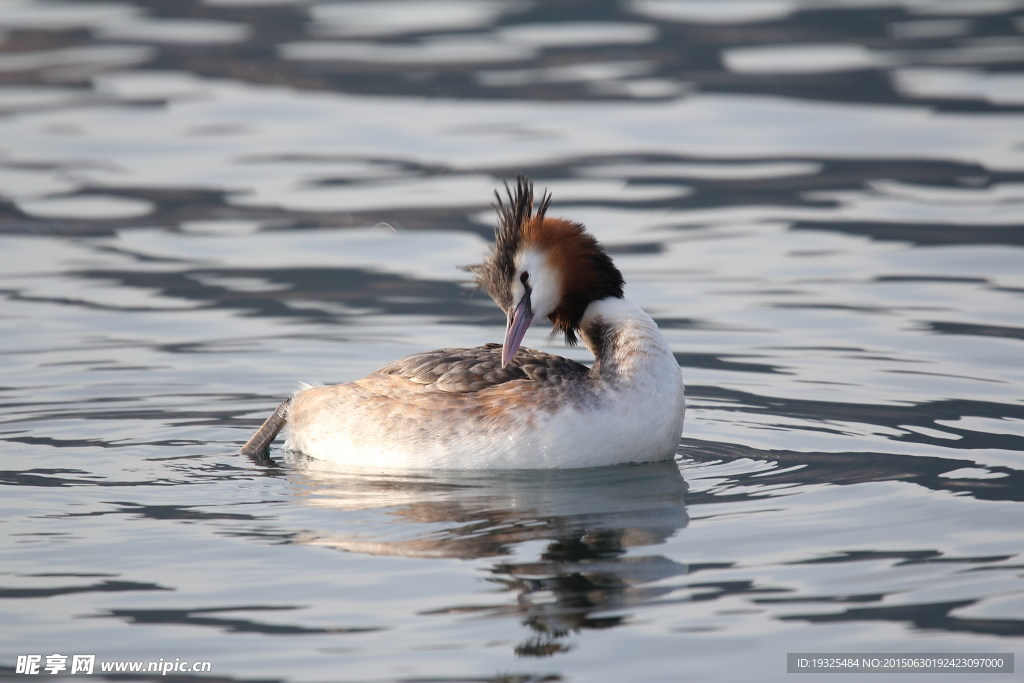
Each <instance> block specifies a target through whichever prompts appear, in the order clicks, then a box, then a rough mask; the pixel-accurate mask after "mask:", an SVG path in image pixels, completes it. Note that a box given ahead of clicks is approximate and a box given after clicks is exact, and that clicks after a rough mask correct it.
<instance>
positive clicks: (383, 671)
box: [0, 0, 1024, 681]
mask: <svg viewBox="0 0 1024 683" xmlns="http://www.w3.org/2000/svg"><path fill="white" fill-rule="evenodd" d="M1022 33H1024V3H1022V2H1019V1H1015V0H996V1H988V0H978V1H976V2H970V3H965V2H941V1H939V0H935V1H933V2H918V1H916V0H903V1H899V0H890V1H888V2H886V1H884V0H879V1H878V2H857V1H854V0H847V1H844V2H825V1H824V0H821V1H816V0H765V1H762V2H728V3H723V2H712V1H711V0H706V1H697V0H694V1H691V2H682V1H680V2H670V1H668V0H634V1H632V2H627V1H622V2H591V3H536V4H527V3H521V2H513V1H512V0H477V1H473V2H449V1H446V0H436V1H415V2H414V1H412V0H389V1H387V2H351V3H346V2H323V1H317V0H306V1H300V0H271V1H269V2H268V1H267V0H205V1H201V0H187V1H182V2H174V3H167V2H157V1H156V0H149V1H146V0H136V1H134V2H116V1H111V2H96V3H93V2H85V1H75V2H70V1H65V2H50V1H44V0H7V1H6V2H5V4H4V8H3V11H2V12H0V41H2V42H0V296H2V305H0V320H2V330H3V334H2V335H0V364H2V380H0V402H2V406H3V417H2V419H0V440H2V442H3V451H2V452H3V468H2V469H3V472H2V473H0V477H2V481H3V483H4V484H5V485H6V486H5V488H4V491H5V494H6V495H5V498H4V499H3V507H4V509H3V515H2V522H3V525H2V528H3V530H4V531H5V536H4V539H5V540H4V548H3V555H2V558H3V559H2V562H0V572H2V582H0V601H2V610H0V624H2V625H3V631H4V635H5V639H4V642H3V644H2V645H0V671H3V672H5V673H11V672H13V671H15V670H16V669H17V665H18V657H19V655H31V654H38V655H42V656H43V657H44V660H43V663H44V664H45V656H47V655H51V654H55V653H56V654H63V655H66V656H68V657H71V656H72V655H75V654H95V655H96V656H97V661H115V660H141V661H150V660H161V659H162V660H164V661H174V660H176V659H177V660H184V661H188V662H193V661H209V662H211V664H212V670H211V672H210V673H208V674H205V675H202V676H201V675H199V674H196V675H192V674H188V675H187V676H185V677H184V678H181V679H180V680H186V679H190V678H191V679H195V680H199V679H204V680H206V679H209V677H211V676H212V677H215V678H216V680H254V679H260V680H346V681H371V680H372V681H383V680H396V681H425V680H466V681H469V680H472V681H479V680H488V681H541V680H564V681H595V680H608V681H612V680H645V681H646V680H649V681H668V680H681V679H683V678H685V679H688V680H708V681H710V680H736V679H739V678H751V679H754V678H756V679H758V680H783V679H788V678H789V677H790V676H789V675H787V674H786V653H787V652H796V651H801V652H870V651H888V652H937V653H943V652H974V653H988V652H1014V651H1016V652H1018V653H1019V652H1020V651H1021V643H1022V636H1024V597H1022V596H1024V580H1022V579H1024V573H1022V568H1024V532H1022V529H1024V514H1022V512H1024V508H1022V507H1021V504H1022V501H1024V465H1022V462H1024V461H1022V454H1024V397H1022V391H1021V387H1022V386H1024V354H1022V350H1024V347H1022V342H1024V301H1022V299H1024V94H1022V93H1024V36H1022ZM518 173H528V174H530V175H531V176H532V177H533V178H534V179H535V180H536V182H537V184H538V185H539V186H542V187H547V188H549V189H550V190H551V192H552V193H553V195H554V204H553V208H552V213H553V214H556V215H565V216H568V217H571V218H574V219H576V220H581V221H583V222H585V223H586V224H587V225H588V226H589V227H590V228H591V229H592V230H593V231H594V232H595V233H596V234H597V235H598V236H599V237H600V238H601V239H602V241H603V242H604V243H605V244H607V245H608V246H609V248H610V250H611V251H612V252H613V254H614V256H615V258H616V260H617V262H618V264H619V266H620V267H621V269H622V270H623V272H624V274H625V276H626V279H627V283H628V295H629V297H630V298H631V299H633V300H634V301H636V302H638V303H640V304H641V305H643V306H645V307H646V308H647V309H648V310H649V311H650V312H651V313H652V315H653V316H654V317H655V318H656V319H657V320H658V322H659V324H660V325H661V326H662V328H663V329H664V330H665V333H666V335H667V336H668V338H669V341H670V343H671V345H672V347H673V349H674V350H675V351H676V355H677V357H678V359H679V362H680V365H681V366H682V367H683V370H684V374H685V376H686V379H687V384H688V392H689V410H688V415H687V425H686V430H685V433H684V438H683V440H682V441H681V443H680V448H679V457H678V461H677V462H676V463H675V464H672V463H662V464H658V465H645V466H635V467H624V468H609V469H595V470H591V471H577V472H549V473H523V472H519V473H517V472H482V473H464V474H460V475H448V476H428V475H426V474H423V475H417V476H381V477H372V476H363V477H353V476H351V475H347V474H346V473H344V472H338V471H333V470H331V469H330V468H328V467H326V466H324V465H323V464H318V463H316V462H313V461H306V460H303V459H301V458H298V457H295V456H290V455H288V454H285V453H281V452H279V451H275V452H274V453H273V454H272V455H273V458H274V460H273V461H260V462H253V461H250V460H247V459H245V458H242V457H240V456H238V455H235V450H236V449H237V447H238V446H239V445H240V443H241V442H242V441H244V439H245V438H246V437H247V436H248V434H249V432H250V430H251V429H252V428H253V427H254V426H255V425H257V424H258V423H259V421H260V420H261V419H262V418H263V417H265V415H266V414H267V413H268V412H269V411H270V410H271V409H272V407H273V406H274V405H276V403H277V401H278V400H280V398H281V397H283V396H284V395H286V394H287V393H288V392H290V391H291V390H292V389H293V388H294V387H295V386H296V382H297V381H299V380H323V381H342V380H346V379H351V378H354V377H357V376H360V375H362V374H364V373H366V372H367V371H369V370H371V369H373V368H375V367H377V366H379V365H382V364H384V363H385V362H388V361H390V360H392V359H394V358H396V357H398V356H400V355H403V354H405V353H409V352H412V351H415V350H421V349H428V348H434V347H437V346H451V345H465V346H469V345H476V344H480V343H484V342H490V341H496V340H498V339H499V338H500V336H501V333H502V324H503V320H502V316H501V314H500V313H499V312H498V311H497V309H496V308H495V307H494V306H493V304H491V303H490V301H489V300H487V299H486V297H484V296H482V295H480V294H473V293H471V292H469V291H468V290H467V289H466V288H465V287H464V286H462V285H460V283H459V279H460V278H461V277H462V276H463V274H461V273H460V272H459V271H458V270H457V269H456V266H457V265H461V264H466V263H472V262H475V261H477V260H478V259H479V257H480V255H481V254H482V253H483V251H484V249H485V248H486V245H487V240H488V237H489V234H490V231H491V226H492V223H493V216H492V211H491V209H490V207H489V203H490V199H491V193H492V192H493V190H494V189H495V188H496V187H498V186H500V184H501V182H502V181H503V180H504V179H506V178H511V177H514V176H515V175H516V174H518ZM527 343H528V344H530V345H532V346H535V347H540V348H544V349H545V350H551V351H555V352H558V353H566V354H568V355H571V356H573V357H576V358H580V359H586V355H585V353H584V352H582V351H581V350H565V349H563V348H562V346H561V344H560V343H559V342H558V341H557V340H556V341H552V340H547V339H546V338H545V337H544V335H543V333H542V332H537V331H534V332H531V334H530V335H529V336H528V338H527ZM1018 659H1019V658H1018ZM1018 666H1021V664H1020V663H1019V662H1018ZM65 673H66V672H65ZM43 675H48V674H46V673H45V672H44V674H43ZM96 676H97V677H101V675H100V673H99V671H98V669H97V674H96ZM1011 677H1012V676H1011ZM884 678H886V677H885V676H882V677H881V678H876V679H877V680H881V679H884ZM955 678H958V679H959V677H955ZM901 680H902V679H901ZM971 680H999V681H1002V680H1007V676H1006V675H1005V674H1004V675H992V676H990V677H988V678H986V677H985V676H976V677H972V679H971Z"/></svg>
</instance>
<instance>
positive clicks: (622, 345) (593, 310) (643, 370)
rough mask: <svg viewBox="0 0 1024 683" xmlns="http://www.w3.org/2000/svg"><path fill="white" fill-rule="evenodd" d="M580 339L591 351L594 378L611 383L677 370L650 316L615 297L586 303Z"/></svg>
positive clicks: (663, 338) (669, 351)
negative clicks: (587, 304) (581, 338)
mask: <svg viewBox="0 0 1024 683" xmlns="http://www.w3.org/2000/svg"><path fill="white" fill-rule="evenodd" d="M580 335H581V336H582V337H583V343H584V344H586V346H587V348H588V349H590V351H591V353H593V354H594V367H593V369H592V370H591V373H592V375H593V376H594V377H595V378H598V379H602V380H608V381H611V382H613V383H615V382H618V381H620V380H626V381H635V380H637V379H640V378H641V377H650V376H652V375H658V374H661V373H666V372H668V371H672V372H675V373H678V372H679V365H678V363H677V362H676V359H675V356H674V355H673V354H672V350H671V349H670V348H669V345H668V342H667V341H666V340H665V337H664V336H662V334H661V330H659V329H658V326H657V324H655V322H654V320H652V319H651V316H649V315H647V313H646V312H645V311H644V310H643V309H642V308H640V307H639V306H637V305H635V304H633V303H631V302H629V301H627V300H626V299H622V298H619V297H607V298H604V299H599V300H597V301H593V302H591V303H590V305H589V306H587V309H586V311H585V312H584V314H583V319H582V324H581V326H580Z"/></svg>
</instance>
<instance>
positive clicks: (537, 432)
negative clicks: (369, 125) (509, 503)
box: [241, 178, 685, 470]
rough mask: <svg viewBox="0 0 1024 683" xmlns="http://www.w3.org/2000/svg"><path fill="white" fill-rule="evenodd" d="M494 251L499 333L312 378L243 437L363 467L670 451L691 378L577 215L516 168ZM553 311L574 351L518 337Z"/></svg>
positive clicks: (479, 273)
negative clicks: (332, 377) (370, 369)
mask: <svg viewBox="0 0 1024 683" xmlns="http://www.w3.org/2000/svg"><path fill="white" fill-rule="evenodd" d="M506 190H507V193H508V202H507V203H505V202H503V201H502V197H501V195H500V194H498V193H495V194H496V196H497V198H498V202H497V207H496V208H497V211H498V225H497V228H496V229H495V244H494V248H493V250H492V251H491V253H490V254H489V255H488V257H487V259H486V260H485V261H484V262H483V263H482V264H480V265H476V266H470V267H469V268H468V270H469V271H470V272H472V273H473V274H474V276H475V279H476V282H477V284H478V285H479V286H480V287H482V288H483V289H485V290H487V293H488V294H490V296H491V298H492V299H494V301H495V302H496V303H497V304H498V306H500V307H501V309H502V310H503V311H504V312H505V314H506V315H507V316H508V326H507V328H506V330H505V341H504V343H503V344H487V345H485V346H478V347H476V348H472V349H438V350H436V351H425V352H423V353H417V354H413V355H411V356H406V357H405V358H401V359H399V360H396V361H395V362H393V363H391V364H389V365H385V366H384V367H382V368H381V369H379V370H377V371H376V372H374V373H372V374H370V375H368V376H366V377H364V378H362V379H357V380H355V381H354V382H349V383H347V384H336V385H333V386H308V387H304V388H303V389H301V390H299V391H297V392H296V393H295V394H294V395H293V396H292V397H291V398H290V399H288V400H286V401H285V402H284V403H282V404H281V405H280V406H278V408H277V410H275V411H274V413H273V414H272V415H271V416H270V417H268V418H267V420H266V422H264V423H263V426H262V427H260V428H259V430H257V432H256V433H255V434H254V435H253V436H252V438H250V439H249V441H248V442H246V444H245V445H244V446H243V447H242V449H241V452H242V453H243V454H247V455H257V454H261V453H265V452H266V449H267V448H268V447H269V445H270V443H271V442H272V441H273V440H274V438H275V437H276V436H277V434H278V432H280V431H281V429H282V427H285V425H286V424H287V427H288V438H287V441H286V442H285V448H287V449H290V450H294V451H300V452H302V453H305V454H306V455H308V456H311V457H314V458H318V459H323V460H330V461H333V462H336V463H339V464H341V465H344V466H352V467H356V468H359V469H374V470H398V469H420V468H423V469H536V468H571V467H595V466H601V465H618V464H623V463H630V462H648V461H654V460H668V459H670V458H672V457H673V456H674V455H675V452H676V447H677V445H678V443H679V435H680V433H681V432H682V429H683V413H684V410H685V405H684V400H683V381H682V375H681V373H680V370H679V365H678V364H677V363H676V360H675V357H674V356H673V355H672V351H671V349H669V346H668V343H667V342H666V341H665V338H664V337H663V336H662V335H661V332H660V331H659V330H658V326H657V325H656V324H655V323H654V321H653V320H652V319H651V317H650V316H649V315H647V314H646V313H645V312H644V311H643V310H641V309H640V308H639V307H637V306H635V305H634V304H632V303H630V302H629V301H626V300H625V299H623V298H622V287H623V284H624V282H623V279H622V275H621V274H620V273H619V270H618V269H617V268H616V267H615V264H614V263H612V260H611V258H609V257H608V254H606V253H605V251H604V249H603V248H602V247H601V245H599V244H598V243H597V240H595V239H594V238H593V237H592V236H591V235H590V234H589V233H588V232H587V231H586V230H585V229H584V227H583V226H582V225H580V224H579V223H573V222H571V221H568V220H565V219H562V218H548V217H547V216H546V215H545V214H546V213H547V210H548V205H549V204H550V202H551V196H550V195H549V194H547V193H546V192H545V193H543V194H542V195H541V198H540V202H539V203H537V204H534V201H533V186H532V184H531V183H530V181H529V180H527V179H525V178H519V181H518V183H517V185H516V188H515V190H514V191H513V190H512V189H509V188H508V186H507V185H506ZM543 318H548V319H549V320H550V321H551V323H552V325H553V326H554V329H555V330H556V331H560V332H562V333H564V334H565V338H566V341H567V342H568V343H569V344H575V343H576V341H577V335H579V336H580V337H582V338H583V343H584V344H586V346H587V348H588V349H590V351H591V352H592V353H593V354H594V365H593V367H590V368H588V367H587V366H585V365H582V364H580V363H577V362H576V361H573V360H569V359H567V358H561V357H559V356H553V355H550V354H547V353H542V352H540V351H535V350H533V349H528V348H520V346H519V345H520V343H521V342H522V340H523V336H524V335H525V334H526V330H527V329H528V328H529V327H530V324H531V323H532V322H533V321H534V320H540V319H543Z"/></svg>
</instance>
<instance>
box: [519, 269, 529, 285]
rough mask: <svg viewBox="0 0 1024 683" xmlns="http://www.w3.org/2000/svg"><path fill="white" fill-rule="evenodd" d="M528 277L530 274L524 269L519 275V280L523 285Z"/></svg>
mask: <svg viewBox="0 0 1024 683" xmlns="http://www.w3.org/2000/svg"><path fill="white" fill-rule="evenodd" d="M529 279H530V274H529V273H527V272H526V271H525V270H524V271H523V274H522V275H520V276H519V281H520V282H522V283H523V284H524V285H525V284H526V281H527V280H529Z"/></svg>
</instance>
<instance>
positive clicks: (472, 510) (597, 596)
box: [287, 454, 689, 657]
mask: <svg viewBox="0 0 1024 683" xmlns="http://www.w3.org/2000/svg"><path fill="white" fill-rule="evenodd" d="M292 457H293V458H294V460H293V464H294V468H287V470H288V474H287V476H288V478H289V481H290V482H291V484H292V489H293V491H294V493H295V495H296V496H297V497H298V498H299V499H301V500H302V501H303V502H304V503H306V504H308V505H312V506H316V507H320V508H331V509H335V510H338V511H339V512H342V513H344V514H341V515H339V516H338V517H337V518H331V517H322V518H320V519H321V520H323V521H324V522H325V523H331V524H332V525H333V523H334V522H337V524H338V526H339V527H340V529H339V530H337V531H335V530H332V529H322V530H316V531H309V530H307V531H303V532H300V533H297V534H296V535H295V537H294V538H293V542H295V543H300V544H303V545H314V546H323V547H328V548H334V549H337V550H345V551H349V552H358V553H367V554H372V555H386V556H396V557H412V558H457V559H462V560H476V559H482V558H510V557H514V556H520V557H521V556H522V555H523V554H524V553H527V552H536V551H531V550H529V546H527V545H526V544H532V543H537V542H540V543H542V544H544V545H543V550H541V552H540V554H539V556H538V557H537V558H536V559H532V560H528V561H519V560H516V561H508V560H507V559H504V560H499V561H496V562H494V563H493V564H492V565H491V566H490V567H489V568H488V570H487V571H488V573H489V576H488V577H487V581H488V582H490V583H493V584H495V585H497V586H499V587H500V591H501V592H511V593H514V594H515V601H514V602H513V603H512V604H509V603H505V604H498V605H495V604H487V605H479V604H473V605H453V606H450V607H445V608H443V609H440V610H434V611H432V612H427V613H426V614H457V613H463V614H475V615H478V616H492V617H502V616H513V615H515V616H518V617H519V618H521V620H522V623H523V624H524V625H526V626H527V627H528V628H529V629H530V630H531V635H530V637H529V638H527V639H526V640H525V641H523V642H522V643H520V644H518V645H517V646H516V647H515V651H516V654H518V655H520V656H532V657H535V656H549V655H553V654H557V653H559V652H564V651H566V650H568V649H570V645H569V643H568V638H569V637H570V636H571V635H572V634H576V633H580V632H583V631H585V630H588V629H603V628H611V627H614V626H617V625H619V624H620V623H623V622H624V620H625V619H627V614H628V611H629V610H630V608H631V607H633V606H636V605H641V604H645V603H649V602H651V601H654V600H657V599H659V598H660V597H661V596H663V595H665V594H666V593H668V592H670V591H672V590H674V588H673V587H672V586H670V585H667V584H666V582H665V581H664V579H667V578H670V577H673V576H679V575H682V574H685V573H686V571H687V566H686V565H684V564H681V563H679V562H678V561H676V560H674V559H671V558H668V557H665V556H664V555H660V554H657V553H653V552H650V548H651V547H653V546H657V545H659V544H662V543H664V542H665V541H666V540H667V539H668V538H669V537H671V536H672V535H674V534H675V533H676V532H677V531H678V530H679V529H681V528H683V527H685V526H686V525H687V523H688V521H689V517H688V516H687V512H686V505H685V501H684V495H685V493H686V488H687V487H686V482H685V480H684V479H683V477H682V475H681V473H680V471H679V468H678V466H677V465H676V463H674V462H656V463H648V464H641V465H624V466H619V467H602V468H592V469H577V470H554V471H529V470H520V471H512V470H510V471H502V472H480V471H470V472H441V473H438V472H430V473H422V474H412V473H403V474H400V475H382V474H379V473H370V474H368V473H364V472H352V471H345V470H341V469H337V466H335V465H332V464H331V463H329V462H326V461H323V460H316V459H312V458H305V457H303V456H300V455H297V454H296V455H293V456H292ZM352 515H356V516H358V518H359V519H360V522H359V523H358V524H355V523H354V519H353V517H352ZM373 521H376V522H377V524H374V523H373ZM353 528H358V529H359V532H358V533H352V531H351V530H352V529H353ZM367 529H369V531H367Z"/></svg>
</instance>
